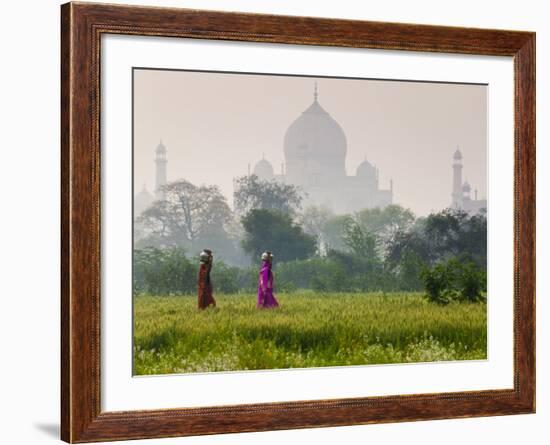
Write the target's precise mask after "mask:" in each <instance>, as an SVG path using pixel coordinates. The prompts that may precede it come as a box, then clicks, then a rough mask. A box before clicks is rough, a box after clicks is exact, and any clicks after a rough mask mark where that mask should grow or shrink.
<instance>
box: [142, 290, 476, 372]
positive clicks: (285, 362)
mask: <svg viewBox="0 0 550 445" xmlns="http://www.w3.org/2000/svg"><path fill="white" fill-rule="evenodd" d="M277 298H278V299H279V302H280V303H281V307H280V308H278V309H274V310H257V309H256V307H255V295H252V294H249V295H246V294H244V295H243V294H239V295H220V294H218V295H216V301H217V303H218V307H216V308H210V309H207V310H204V311H199V310H197V308H196V298H194V297H190V296H169V297H166V296H136V297H134V323H135V324H134V370H135V374H137V375H144V374H167V373H185V372H210V371H233V370H247V369H280V368H296V367H300V368H302V367H318V366H343V365H364V364H383V363H405V362H429V361H442V360H469V359H485V358H486V356H487V354H486V350H487V315H486V314H487V311H486V305H485V304H484V303H453V304H450V305H447V306H438V305H433V304H430V303H427V302H426V301H425V299H424V298H422V296H421V295H420V294H417V293H392V294H382V293H365V294H356V293H354V294H349V293H327V294H319V293H315V294H314V293H312V292H308V291H301V292H292V293H289V294H284V293H281V294H278V295H277Z"/></svg>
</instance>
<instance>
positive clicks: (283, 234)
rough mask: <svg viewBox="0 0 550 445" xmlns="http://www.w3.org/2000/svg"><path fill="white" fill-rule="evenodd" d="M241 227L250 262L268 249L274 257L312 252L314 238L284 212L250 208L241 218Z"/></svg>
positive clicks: (303, 255)
mask: <svg viewBox="0 0 550 445" xmlns="http://www.w3.org/2000/svg"><path fill="white" fill-rule="evenodd" d="M241 221H242V225H243V228H244V231H245V235H244V239H243V240H242V247H243V249H244V251H245V252H246V253H248V254H249V255H250V257H251V259H252V261H253V262H256V261H257V259H258V258H259V256H260V255H261V253H262V252H264V251H266V250H271V251H273V252H274V254H275V258H276V259H277V260H278V261H290V260H297V259H304V258H308V257H310V256H312V255H313V254H314V253H315V238H314V237H313V236H311V235H308V234H306V233H304V231H303V229H302V227H301V226H300V225H298V224H295V223H294V222H293V221H292V218H291V216H290V215H288V214H287V213H284V212H282V211H280V210H272V209H252V210H251V211H250V212H248V213H247V214H246V215H245V216H244V217H243V218H242V220H241Z"/></svg>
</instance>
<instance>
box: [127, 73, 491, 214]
mask: <svg viewBox="0 0 550 445" xmlns="http://www.w3.org/2000/svg"><path fill="white" fill-rule="evenodd" d="M315 80H316V81H317V83H318V88H319V103H320V104H321V106H322V107H323V108H324V109H325V110H326V111H327V112H328V113H330V115H331V116H332V117H333V118H334V119H335V120H336V121H337V122H338V123H339V124H340V126H341V127H342V128H343V130H344V132H345V134H346V137H347V142H348V148H347V158H346V168H347V173H348V175H350V174H351V175H354V174H355V170H356V168H357V166H358V165H359V163H361V162H362V161H363V160H364V159H365V157H367V159H368V160H369V161H370V162H371V163H372V164H374V165H375V166H377V167H378V168H379V171H380V188H383V189H387V188H389V181H390V179H393V184H394V203H396V204H400V205H402V206H404V207H408V208H410V209H411V210H413V211H414V212H415V213H416V214H417V215H425V214H427V213H429V212H430V211H431V210H436V211H437V210H440V209H442V208H444V207H447V206H449V204H450V201H451V186H452V167H451V165H452V155H453V153H454V151H455V150H456V147H457V146H459V147H460V150H461V151H462V154H463V164H464V168H463V180H466V179H467V180H468V182H469V183H470V184H471V186H472V197H473V190H474V189H477V190H478V197H479V198H485V197H486V167H487V88H486V87H485V86H480V85H454V84H436V83H421V82H399V81H381V80H365V79H341V78H338V79H334V78H315V77H311V78H309V77H292V76H270V75H246V74H225V73H198V72H185V71H160V70H139V69H138V70H135V71H134V131H135V134H134V187H135V192H136V193H137V192H139V190H141V188H142V186H143V184H144V183H145V184H146V185H147V188H148V189H149V191H152V190H153V188H154V172H155V167H154V162H153V159H154V149H155V147H156V146H157V144H158V143H159V140H160V139H162V142H163V143H164V145H166V148H167V150H168V168H167V170H168V180H169V181H171V180H175V179H179V178H185V179H187V180H189V181H191V182H192V183H194V184H197V185H199V184H203V183H204V184H217V185H219V186H220V188H221V190H222V192H223V193H224V194H225V195H226V196H227V198H228V199H229V202H230V203H231V196H232V193H233V184H232V179H233V177H237V176H242V175H245V174H246V173H247V169H248V163H250V164H251V167H252V168H254V164H255V163H256V162H257V161H259V160H260V159H261V158H262V154H265V157H266V159H268V160H269V161H270V162H271V163H272V164H273V166H274V168H275V172H276V173H280V170H281V163H282V162H284V154H283V138H284V135H285V132H286V130H287V128H288V126H289V125H290V124H291V123H292V122H293V121H294V120H295V119H296V118H297V117H298V116H299V115H300V114H301V113H302V112H303V111H304V110H305V109H306V108H307V107H308V106H309V105H310V104H311V102H312V101H313V87H314V82H315Z"/></svg>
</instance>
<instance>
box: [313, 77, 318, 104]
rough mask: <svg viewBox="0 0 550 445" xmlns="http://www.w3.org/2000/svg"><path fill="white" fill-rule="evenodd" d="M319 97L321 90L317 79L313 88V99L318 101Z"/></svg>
mask: <svg viewBox="0 0 550 445" xmlns="http://www.w3.org/2000/svg"><path fill="white" fill-rule="evenodd" d="M317 97H319V91H318V89H317V81H315V86H314V89H313V100H315V102H317Z"/></svg>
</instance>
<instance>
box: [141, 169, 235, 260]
mask: <svg viewBox="0 0 550 445" xmlns="http://www.w3.org/2000/svg"><path fill="white" fill-rule="evenodd" d="M162 190H163V191H164V195H165V199H164V200H159V201H155V202H154V203H153V204H152V205H151V206H150V207H149V208H148V209H147V210H145V211H144V212H143V213H142V214H141V215H140V216H139V217H138V218H137V219H136V224H137V226H138V227H139V232H136V243H135V244H136V247H138V248H143V247H158V248H161V249H164V248H167V247H184V248H186V249H187V251H188V252H190V253H191V254H192V255H196V254H198V252H199V251H200V250H201V249H203V248H204V247H208V248H210V249H212V250H214V251H215V253H216V254H217V255H218V256H219V257H222V258H225V259H228V260H230V259H233V258H235V257H236V256H237V255H238V252H237V249H236V242H235V241H234V240H232V239H231V237H230V236H229V235H228V233H227V227H228V226H229V223H230V221H231V218H232V214H231V209H230V208H229V205H228V204H227V201H226V199H225V197H224V196H223V195H222V193H221V192H220V190H219V188H218V187H217V186H207V185H202V186H196V185H194V184H192V183H190V182H189V181H186V180H183V179H181V180H178V181H174V182H169V183H168V184H166V185H164V186H163V188H162ZM138 234H139V237H138V236H137V235H138Z"/></svg>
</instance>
